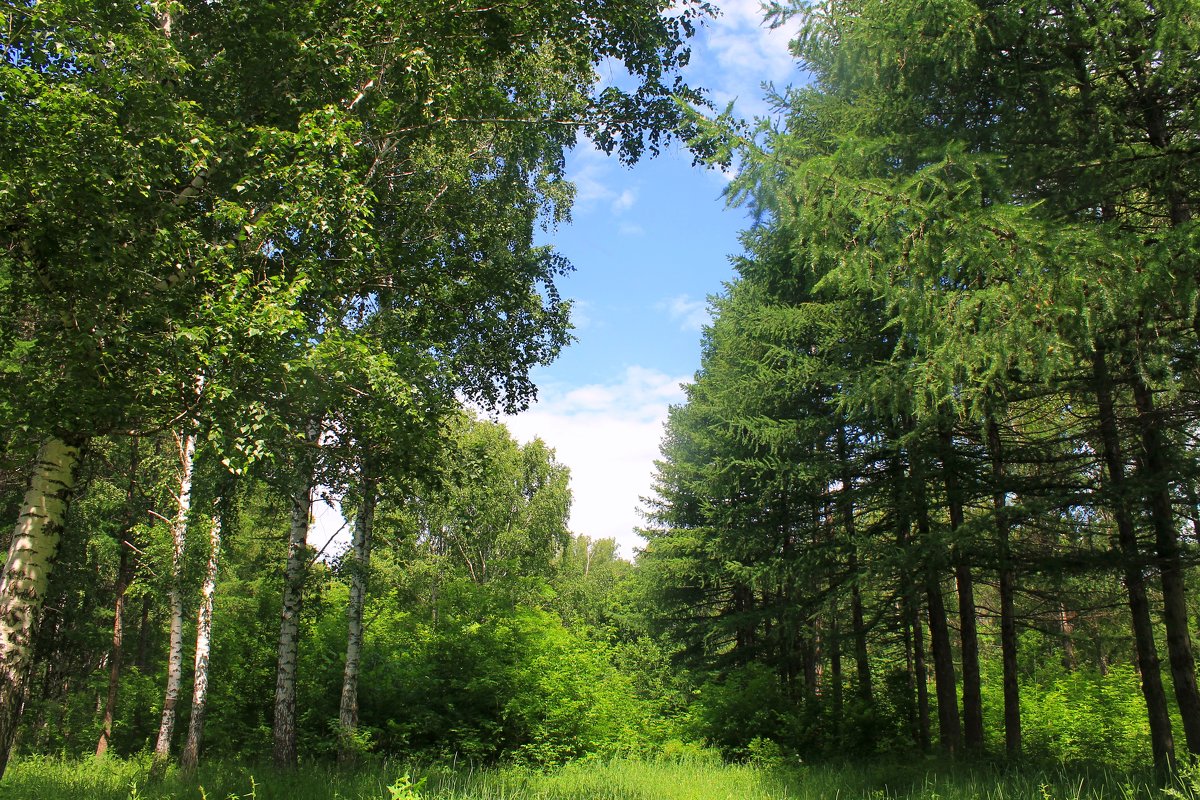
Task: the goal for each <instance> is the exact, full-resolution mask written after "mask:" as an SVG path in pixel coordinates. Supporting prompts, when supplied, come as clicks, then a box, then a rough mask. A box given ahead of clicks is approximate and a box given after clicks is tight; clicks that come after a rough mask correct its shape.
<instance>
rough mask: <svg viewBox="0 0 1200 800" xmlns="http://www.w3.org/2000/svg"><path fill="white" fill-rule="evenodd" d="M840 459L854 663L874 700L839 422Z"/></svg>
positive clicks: (866, 695) (862, 689)
mask: <svg viewBox="0 0 1200 800" xmlns="http://www.w3.org/2000/svg"><path fill="white" fill-rule="evenodd" d="M837 447H838V461H839V462H840V464H841V475H840V478H841V482H842V490H841V492H839V493H838V506H839V508H840V512H841V515H842V526H843V527H844V529H845V531H846V543H847V547H848V548H849V552H850V563H849V568H850V580H851V581H852V583H851V584H850V625H851V629H852V631H851V632H852V633H853V635H854V663H855V671H856V674H857V676H858V694H859V696H860V697H862V699H864V700H866V701H867V702H868V703H870V702H871V662H870V658H869V654H868V652H867V627H866V625H865V624H864V622H863V603H862V591H861V589H859V580H860V575H859V572H860V570H859V564H858V536H857V532H856V530H855V525H854V496H853V494H852V489H853V486H854V479H853V475H852V474H851V471H850V457H849V448H848V447H847V444H846V427H845V425H839V426H838V431H837Z"/></svg>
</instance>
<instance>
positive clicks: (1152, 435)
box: [1133, 373, 1200, 756]
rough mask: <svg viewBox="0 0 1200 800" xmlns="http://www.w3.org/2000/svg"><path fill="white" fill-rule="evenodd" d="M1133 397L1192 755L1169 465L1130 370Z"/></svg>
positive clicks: (1190, 687)
mask: <svg viewBox="0 0 1200 800" xmlns="http://www.w3.org/2000/svg"><path fill="white" fill-rule="evenodd" d="M1133 397H1134V403H1135V405H1136V406H1137V424H1138V429H1139V433H1140V434H1141V438H1142V470H1143V474H1144V476H1145V479H1146V483H1147V486H1146V493H1147V498H1146V501H1147V502H1146V504H1147V506H1148V507H1149V511H1150V522H1151V524H1152V525H1153V527H1154V554H1155V556H1157V557H1158V566H1159V579H1160V581H1161V582H1162V593H1163V626H1164V627H1165V628H1166V631H1167V661H1168V663H1169V664H1170V667H1171V683H1172V685H1173V686H1174V687H1175V701H1176V702H1177V703H1178V705H1179V717H1180V720H1182V722H1183V735H1184V739H1185V741H1186V742H1187V749H1188V752H1189V753H1191V754H1192V756H1197V755H1200V689H1197V686H1196V659H1195V655H1194V653H1193V651H1192V637H1191V633H1190V632H1189V631H1188V612H1187V588H1186V586H1185V581H1184V569H1183V560H1182V558H1181V556H1180V548H1179V534H1178V532H1177V531H1176V529H1175V514H1174V509H1173V508H1172V506H1171V487H1170V478H1169V476H1168V473H1169V469H1168V467H1167V463H1166V454H1165V452H1164V448H1165V446H1166V445H1165V443H1164V442H1163V439H1162V435H1161V432H1160V430H1159V422H1158V417H1157V415H1156V414H1155V411H1154V395H1153V393H1152V392H1151V391H1150V387H1148V386H1147V385H1146V384H1145V383H1144V382H1143V381H1142V378H1141V375H1138V374H1136V373H1135V374H1134V376H1133Z"/></svg>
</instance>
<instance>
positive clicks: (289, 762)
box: [272, 419, 321, 768]
mask: <svg viewBox="0 0 1200 800" xmlns="http://www.w3.org/2000/svg"><path fill="white" fill-rule="evenodd" d="M320 434H321V423H320V420H319V419H314V420H312V421H310V422H309V425H308V429H307V431H306V446H307V448H315V447H316V446H317V442H318V440H319V438H320ZM299 462H300V465H299V467H298V468H297V475H296V485H295V488H294V490H293V493H292V514H291V526H290V528H289V531H288V554H287V565H286V566H285V568H284V576H283V603H282V605H283V608H282V611H281V613H280V621H279V657H278V662H277V667H276V672H275V719H274V725H273V726H272V727H273V733H274V748H273V752H272V756H273V759H274V761H275V764H276V766H279V767H285V768H286V767H294V766H295V765H296V662H297V659H298V653H299V638H300V602H301V599H302V595H303V593H304V577H305V573H306V568H307V566H308V552H307V548H308V527H309V523H310V522H311V515H312V499H313V497H312V494H313V482H314V459H313V457H312V454H311V453H310V452H305V453H302V454H301V456H300V459H299Z"/></svg>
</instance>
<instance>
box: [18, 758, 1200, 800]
mask: <svg viewBox="0 0 1200 800" xmlns="http://www.w3.org/2000/svg"><path fill="white" fill-rule="evenodd" d="M148 772H149V762H148V760H146V759H131V760H119V759H103V760H99V761H93V760H61V759H54V758H21V759H18V760H16V761H14V763H12V764H11V765H10V766H9V770H8V774H6V775H5V777H4V780H3V782H0V800H67V799H68V798H70V799H71V800H75V799H76V798H78V799H80V800H785V799H786V800H830V799H831V798H837V799H838V800H858V798H861V799H862V800H892V799H893V798H894V799H895V800H957V799H958V798H963V799H964V800H965V799H966V798H972V800H974V799H975V798H978V799H979V800H1025V799H1026V798H1028V799H1029V800H1099V799H1100V798H1121V799H1122V800H1124V799H1125V798H1177V799H1178V800H1200V784H1198V783H1197V782H1196V781H1184V782H1183V784H1181V785H1180V786H1178V787H1176V788H1175V789H1173V790H1169V791H1167V792H1164V791H1161V790H1157V789H1153V788H1152V787H1151V785H1150V783H1149V781H1148V779H1147V778H1146V777H1144V776H1142V777H1138V776H1127V775H1119V774H1116V773H1108V772H1092V773H1086V772H1069V771H1066V770H1061V771H1057V772H1046V771H1036V770H1025V771H1008V772H1004V771H999V770H996V769H993V768H988V767H980V768H970V767H968V766H965V765H957V766H955V767H954V768H953V769H946V768H943V767H940V766H939V765H938V764H937V762H934V761H921V760H915V761H913V762H910V763H905V764H896V763H892V764H871V765H852V766H804V767H791V768H769V767H758V766H746V765H726V764H721V763H720V762H719V761H716V760H715V759H706V758H691V759H684V760H676V761H644V760H632V759H618V760H612V761H586V762H577V763H574V764H569V765H567V766H565V767H562V768H560V769H557V770H553V771H548V772H537V771H533V770H528V769H523V768H518V767H505V768H496V769H484V770H472V769H457V770H455V769H448V768H444V767H421V766H419V765H401V764H387V763H382V764H376V765H373V766H371V767H364V768H362V769H359V770H338V769H334V768H330V767H321V766H306V767H303V768H301V769H300V770H297V771H295V772H279V771H277V770H275V769H273V768H271V767H268V766H263V765H246V764H233V763H214V764H210V765H207V766H206V767H204V768H202V769H201V770H199V771H198V772H197V773H195V774H194V775H191V776H187V775H183V774H182V773H180V772H178V771H172V772H169V773H168V774H167V776H166V777H165V779H163V780H162V781H161V782H159V783H157V784H151V783H150V782H149V781H148V778H147V776H148ZM406 774H411V775H412V776H413V779H414V780H416V781H417V784H416V786H415V788H407V787H406V785H405V782H404V781H403V780H402V778H401V776H404V775H406ZM410 785H411V784H410ZM389 787H390V788H389Z"/></svg>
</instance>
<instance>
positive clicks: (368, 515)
mask: <svg viewBox="0 0 1200 800" xmlns="http://www.w3.org/2000/svg"><path fill="white" fill-rule="evenodd" d="M375 492H376V486H375V481H374V479H373V478H370V477H364V479H363V488H362V495H363V496H362V505H361V506H360V508H359V510H358V515H357V517H356V518H355V520H354V538H353V541H352V542H351V545H350V546H351V548H352V553H353V558H352V561H351V565H350V601H349V603H348V604H347V607H346V621H347V635H346V666H345V669H344V670H343V673H342V699H341V704H340V707H339V709H338V731H339V736H338V761H339V762H341V763H348V762H350V761H353V759H354V756H355V751H354V748H353V742H354V735H355V733H356V732H357V730H358V668H359V662H360V657H361V654H362V644H363V606H364V604H365V601H366V596H367V578H368V573H369V571H370V568H371V532H372V527H373V525H374V518H375Z"/></svg>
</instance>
